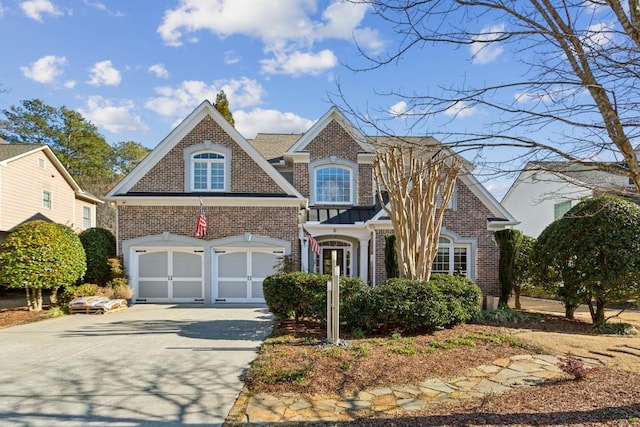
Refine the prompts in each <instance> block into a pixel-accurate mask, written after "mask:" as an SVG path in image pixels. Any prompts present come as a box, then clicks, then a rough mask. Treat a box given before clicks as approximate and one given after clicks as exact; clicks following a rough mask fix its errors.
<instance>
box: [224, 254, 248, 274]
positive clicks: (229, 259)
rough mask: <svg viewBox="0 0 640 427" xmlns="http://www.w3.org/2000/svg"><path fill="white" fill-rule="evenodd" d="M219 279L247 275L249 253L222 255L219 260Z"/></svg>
mask: <svg viewBox="0 0 640 427" xmlns="http://www.w3.org/2000/svg"><path fill="white" fill-rule="evenodd" d="M218 276H219V277H244V278H246V277H247V276H248V274H247V253H246V252H234V253H230V254H222V255H220V257H219V259H218Z"/></svg>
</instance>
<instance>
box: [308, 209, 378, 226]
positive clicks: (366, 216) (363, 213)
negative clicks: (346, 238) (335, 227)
mask: <svg viewBox="0 0 640 427" xmlns="http://www.w3.org/2000/svg"><path fill="white" fill-rule="evenodd" d="M379 209H380V207H379V206H352V207H345V208H335V207H332V208H318V207H314V208H310V209H309V211H308V212H307V221H309V222H319V223H321V224H355V223H356V222H365V221H368V220H370V219H371V218H373V217H374V215H375V214H376V212H378V210H379Z"/></svg>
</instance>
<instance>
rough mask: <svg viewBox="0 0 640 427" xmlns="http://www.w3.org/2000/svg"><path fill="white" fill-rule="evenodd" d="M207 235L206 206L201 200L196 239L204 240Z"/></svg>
mask: <svg viewBox="0 0 640 427" xmlns="http://www.w3.org/2000/svg"><path fill="white" fill-rule="evenodd" d="M206 235H207V217H206V216H204V205H203V204H202V200H200V215H198V223H197V224H196V237H200V238H203V239H204V237H205V236H206Z"/></svg>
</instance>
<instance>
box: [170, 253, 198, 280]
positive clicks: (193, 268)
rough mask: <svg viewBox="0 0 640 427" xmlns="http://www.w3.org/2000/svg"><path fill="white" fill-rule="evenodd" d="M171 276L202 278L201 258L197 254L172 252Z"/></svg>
mask: <svg viewBox="0 0 640 427" xmlns="http://www.w3.org/2000/svg"><path fill="white" fill-rule="evenodd" d="M173 276H175V277H185V278H187V277H197V278H199V277H202V256H201V255H200V254H197V253H188V252H174V253H173Z"/></svg>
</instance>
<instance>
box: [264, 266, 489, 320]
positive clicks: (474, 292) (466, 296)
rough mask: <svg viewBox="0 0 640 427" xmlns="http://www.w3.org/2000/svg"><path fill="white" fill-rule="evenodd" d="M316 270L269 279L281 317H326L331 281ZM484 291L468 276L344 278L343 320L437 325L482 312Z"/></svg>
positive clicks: (268, 293)
mask: <svg viewBox="0 0 640 427" xmlns="http://www.w3.org/2000/svg"><path fill="white" fill-rule="evenodd" d="M330 278H331V276H329V275H321V274H316V273H300V272H296V273H282V274H276V275H274V276H269V277H267V278H266V279H265V280H264V283H263V289H264V297H265V300H266V302H267V305H268V306H269V310H271V312H272V313H273V314H274V315H275V316H276V317H277V318H279V319H290V318H295V319H296V321H298V320H300V319H302V318H308V319H311V320H315V321H318V322H322V323H324V322H326V318H327V300H326V298H327V281H328V280H330ZM481 303H482V292H481V291H480V288H479V287H478V286H477V285H476V284H475V283H474V282H473V281H472V280H471V279H468V278H466V277H456V276H449V275H446V274H433V275H432V276H431V280H430V281H429V282H424V281H416V280H406V279H389V280H388V281H386V282H385V283H384V284H383V285H381V286H378V287H376V288H371V287H369V286H367V285H365V284H364V283H363V282H362V280H360V279H359V278H349V277H341V278H340V320H341V321H342V322H346V326H347V327H348V328H350V329H351V330H354V329H361V330H370V331H389V330H392V329H401V330H405V331H433V330H436V329H440V328H444V327H446V326H451V325H455V324H458V323H464V322H466V321H468V320H470V319H471V318H473V317H474V316H475V315H476V314H478V313H479V312H480V307H481Z"/></svg>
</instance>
